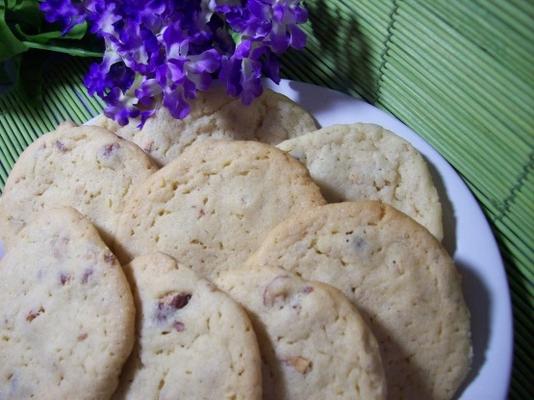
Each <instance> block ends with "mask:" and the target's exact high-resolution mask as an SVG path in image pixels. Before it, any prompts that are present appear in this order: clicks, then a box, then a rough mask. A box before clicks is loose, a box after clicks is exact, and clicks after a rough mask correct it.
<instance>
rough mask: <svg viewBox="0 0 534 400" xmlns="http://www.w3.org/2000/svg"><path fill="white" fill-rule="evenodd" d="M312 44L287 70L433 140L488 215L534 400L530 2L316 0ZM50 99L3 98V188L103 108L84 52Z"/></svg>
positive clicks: (55, 78)
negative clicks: (61, 127)
mask: <svg viewBox="0 0 534 400" xmlns="http://www.w3.org/2000/svg"><path fill="white" fill-rule="evenodd" d="M307 5H308V8H309V10H310V22H309V23H308V24H307V26H306V30H307V32H308V34H309V45H308V48H307V50H306V51H305V52H302V53H296V52H294V53H291V54H290V55H288V57H286V58H285V59H284V62H283V71H284V75H285V76H286V77H288V78H291V79H296V80H301V81H306V82H312V83H315V84H318V85H322V86H328V87H331V88H334V89H338V90H342V91H345V92H347V93H349V94H352V95H355V96H359V97H363V98H364V99H366V100H368V101H369V102H372V103H374V104H376V105H377V106H379V107H381V108H383V109H385V110H387V111H389V112H391V113H392V114H394V115H395V116H396V117H398V118H399V119H401V120H402V121H403V122H404V123H406V124H407V125H408V126H410V127H412V128H413V129H414V130H415V131H416V132H418V133H419V134H420V135H421V136H423V137H424V138H425V139H426V140H428V141H429V142H430V143H431V144H432V145H433V146H434V147H435V148H436V149H437V150H438V151H439V152H440V153H441V154H442V155H444V156H445V158H447V160H448V161H449V162H450V163H451V164H452V165H453V166H454V168H456V170H457V171H458V172H459V173H460V174H461V176H462V177H463V178H464V180H465V181H466V182H467V184H468V185H469V187H470V188H471V190H472V191H473V193H474V194H475V196H476V197H477V199H478V200H479V202H480V204H481V205H482V207H483V209H484V212H485V213H486V216H487V217H488V219H489V220H490V222H491V223H492V226H493V229H494V232H495V234H496V237H497V239H498V241H499V244H500V248H501V251H502V254H503V256H504V258H505V263H506V268H507V274H508V279H509V283H510V288H511V294H512V303H513V307H514V330H515V332H514V344H515V351H514V369H513V373H512V385H511V389H510V397H511V398H518V399H519V398H523V399H531V398H534V391H533V388H532V384H531V383H530V381H531V378H529V376H530V377H531V375H532V367H533V363H532V359H533V354H532V351H531V346H529V337H530V333H531V332H532V331H533V324H532V318H531V315H532V305H533V292H534V290H533V275H534V268H533V267H534V252H533V249H532V244H533V243H534V228H533V225H534V174H533V169H534V2H532V1H529V0H508V1H505V0H501V1H497V0H496V1H491V2H490V1H486V0H455V1H450V0H433V1H431V2H429V1H424V0H411V1H409V0H406V1H402V0H382V1H376V0H329V1H326V0H310V1H308V2H307ZM49 67H50V68H49V70H48V72H47V75H46V77H47V78H46V91H45V98H44V101H43V106H42V107H34V106H29V105H28V104H27V103H26V102H25V101H23V100H22V97H21V96H20V95H19V94H18V93H10V94H8V95H5V96H3V97H0V188H1V187H3V183H4V182H5V179H6V177H7V174H8V172H9V170H10V169H11V167H12V165H13V163H14V162H15V160H16V159H17V157H18V155H19V154H20V152H21V151H22V150H23V149H24V148H25V147H26V146H27V145H28V143H30V142H32V141H33V140H34V139H35V138H36V137H38V136H39V135H40V134H42V133H44V132H46V131H49V130H52V129H53V128H54V126H55V125H57V124H58V123H59V122H61V121H63V120H65V119H70V120H72V121H74V122H77V123H81V122H84V121H86V120H87V119H89V118H91V117H92V116H94V115H96V114H97V113H98V112H99V111H100V109H101V103H100V101H98V100H97V99H94V98H91V97H90V96H88V95H87V93H86V91H85V89H84V87H83V85H82V83H81V77H82V76H83V73H84V71H85V70H86V68H87V62H86V61H82V60H68V59H63V60H61V61H60V62H56V63H53V64H51V65H50V66H49Z"/></svg>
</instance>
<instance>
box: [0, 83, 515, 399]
mask: <svg viewBox="0 0 534 400" xmlns="http://www.w3.org/2000/svg"><path fill="white" fill-rule="evenodd" d="M267 84H268V85H269V86H271V88H272V89H273V90H275V91H278V92H280V93H283V94H285V95H287V96H289V97H290V98H292V99H293V100H295V101H296V102H297V103H299V104H301V105H302V106H303V107H304V108H306V109H307V110H309V111H310V112H311V113H312V114H313V115H314V116H315V118H316V119H317V121H318V122H319V124H320V125H321V126H328V125H332V124H343V123H353V122H371V123H376V124H380V125H382V126H384V127H385V128H387V129H390V130H392V131H393V132H395V133H396V134H398V135H399V136H402V137H403V138H405V139H406V140H408V141H409V142H410V143H412V144H413V145H414V146H415V147H416V148H417V149H418V150H419V151H420V152H421V153H422V154H423V155H424V156H425V158H426V160H427V161H428V162H429V164H430V166H431V169H432V173H433V176H434V180H435V183H436V185H437V186H438V190H439V192H440V198H441V201H442V203H443V206H444V224H445V239H444V244H445V247H446V248H447V249H448V250H449V252H450V253H451V254H452V255H453V257H454V260H455V262H456V265H457V266H458V268H459V269H460V271H461V273H462V275H463V282H464V284H463V286H464V294H465V297H466V301H467V303H468V306H469V309H470V311H471V322H472V336H473V348H474V359H473V367H472V371H471V373H470V374H469V377H468V379H467V381H466V382H465V384H464V385H463V387H462V389H461V391H460V393H459V394H458V396H457V397H458V399H461V400H478V399H485V400H493V399H495V400H501V399H506V398H507V393H508V385H509V381H510V371H511V366H512V312H511V304H510V294H509V291H508V283H507V280H506V274H505V270H504V265H503V263H502V259H501V256H500V254H499V249H498V247H497V243H496V242H495V238H494V237H493V234H492V231H491V229H490V226H489V224H488V222H487V221H486V218H485V217H484V215H483V213H482V211H481V209H480V207H479V205H478V203H477V202H476V200H475V198H474V197H473V195H472V194H471V192H470V191H469V189H468V188H467V186H466V185H465V183H464V182H463V181H462V180H461V178H460V177H459V176H458V174H457V173H456V171H455V170H454V169H453V168H452V167H451V166H450V165H449V164H448V163H447V161H445V159H444V158H443V157H442V156H441V155H440V154H439V153H438V152H437V151H436V150H434V149H433V148H432V147H431V146H430V145H429V144H428V143H426V142H425V141H424V140H423V139H422V138H421V137H420V136H418V135H417V134H416V133H414V132H413V131H412V130H411V129H410V128H408V127H407V126H406V125H404V124H403V123H401V122H400V121H399V120H398V119H396V118H395V117H393V116H391V115H389V114H387V113H386V112H384V111H381V110H379V109H378V108H376V107H374V106H372V105H370V104H368V103H366V102H364V101H361V100H358V99H355V98H352V97H350V96H347V95H345V94H342V93H339V92H336V91H333V90H329V89H325V88H321V87H318V86H313V85H309V84H304V83H299V82H293V81H287V80H283V81H282V82H281V84H280V85H279V86H276V85H272V84H269V83H267ZM1 253H2V249H1V243H0V257H1Z"/></svg>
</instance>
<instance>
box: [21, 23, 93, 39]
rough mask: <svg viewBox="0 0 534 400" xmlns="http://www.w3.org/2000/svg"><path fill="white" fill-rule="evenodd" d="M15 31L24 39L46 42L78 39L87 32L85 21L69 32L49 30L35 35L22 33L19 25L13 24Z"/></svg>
mask: <svg viewBox="0 0 534 400" xmlns="http://www.w3.org/2000/svg"><path fill="white" fill-rule="evenodd" d="M15 32H16V33H17V34H18V35H19V36H20V37H21V38H22V39H24V41H28V42H34V43H40V44H46V43H48V42H49V41H50V40H52V39H55V40H80V39H82V38H83V37H84V36H85V34H86V33H87V22H82V23H81V24H78V25H76V26H74V27H73V28H72V29H71V30H70V31H69V32H67V33H66V34H63V33H62V32H61V31H57V30H56V31H49V32H43V33H38V34H36V35H28V34H26V33H24V32H23V31H22V29H21V27H20V25H18V24H17V25H15Z"/></svg>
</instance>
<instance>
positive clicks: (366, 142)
mask: <svg viewBox="0 0 534 400" xmlns="http://www.w3.org/2000/svg"><path fill="white" fill-rule="evenodd" d="M278 147H279V148H280V149H282V150H284V151H287V152H289V154H291V155H292V156H293V157H295V158H296V159H298V160H299V161H301V162H302V163H304V165H306V167H307V168H308V170H309V171H310V175H311V176H312V178H313V180H314V181H315V182H316V183H317V184H318V185H319V186H320V187H321V191H322V193H323V195H324V197H325V198H326V199H327V200H328V202H340V201H357V200H381V201H383V202H385V203H388V204H391V205H392V206H394V207H395V208H397V209H398V210H401V211H402V212H404V213H406V214H407V215H408V216H410V217H412V218H413V219H415V220H416V221H417V222H419V223H420V224H421V225H423V226H424V227H426V228H427V229H428V230H429V231H430V232H431V233H432V234H433V235H434V236H435V237H436V238H438V240H441V239H442V238H443V224H442V217H441V203H440V201H439V197H438V192H437V190H436V188H435V186H434V184H433V182H432V177H431V175H430V172H429V170H428V166H427V165H426V163H425V160H424V159H423V157H422V156H421V154H419V152H418V151H417V150H416V149H415V148H414V147H413V146H412V145H411V144H410V143H408V142H407V141H405V140H404V139H402V138H400V137H399V136H397V135H395V134H394V133H393V132H390V131H388V130H386V129H384V128H382V127H381V126H378V125H374V124H352V125H333V126H329V127H327V128H323V129H320V130H318V131H315V132H312V133H308V134H306V135H303V136H300V137H297V138H294V139H290V140H287V141H285V142H282V143H280V144H279V145H278Z"/></svg>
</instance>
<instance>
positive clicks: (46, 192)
mask: <svg viewBox="0 0 534 400" xmlns="http://www.w3.org/2000/svg"><path fill="white" fill-rule="evenodd" d="M156 169H157V168H156V167H155V164H153V163H152V162H151V161H150V159H149V158H148V157H147V156H146V154H144V153H143V151H141V149H139V148H138V147H137V146H136V145H134V144H132V143H130V142H129V141H127V140H124V139H121V138H119V137H118V136H117V135H114V134H112V133H111V132H108V131H106V130H104V129H102V128H97V127H89V126H79V127H75V126H73V125H71V124H63V125H61V126H60V127H59V128H58V129H57V130H56V131H55V132H51V133H48V134H45V135H43V136H41V137H40V138H39V139H37V140H36V141H35V142H33V143H32V144H31V145H30V146H29V147H28V148H27V149H26V150H25V151H24V153H22V155H21V156H20V158H19V160H18V161H17V163H16V164H15V166H14V167H13V170H12V171H11V173H10V175H9V178H8V180H7V182H6V186H5V188H4V194H3V196H2V197H1V199H0V239H3V240H4V243H5V245H6V248H9V246H10V245H12V244H13V240H14V239H15V235H16V233H17V232H19V231H20V230H21V229H22V228H23V227H24V226H25V225H26V224H27V223H28V222H29V221H31V220H32V219H33V218H34V216H35V215H36V213H39V212H41V211H42V210H43V209H46V208H49V207H61V206H70V207H74V208H75V209H77V210H78V211H80V212H81V213H82V214H84V215H86V216H87V217H88V218H89V219H90V220H91V222H92V223H93V224H94V225H95V226H96V228H97V229H98V230H99V232H100V234H101V236H102V238H103V239H104V241H106V242H107V243H110V242H111V240H110V239H111V237H112V236H113V233H114V230H115V228H116V225H117V221H118V218H119V214H120V213H121V212H122V208H123V205H124V198H125V197H126V196H127V195H128V194H129V193H130V191H131V190H132V188H134V187H135V186H137V185H139V184H140V183H141V182H143V181H144V180H145V179H146V178H147V177H149V176H150V175H151V174H152V173H153V172H155V171H156Z"/></svg>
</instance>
